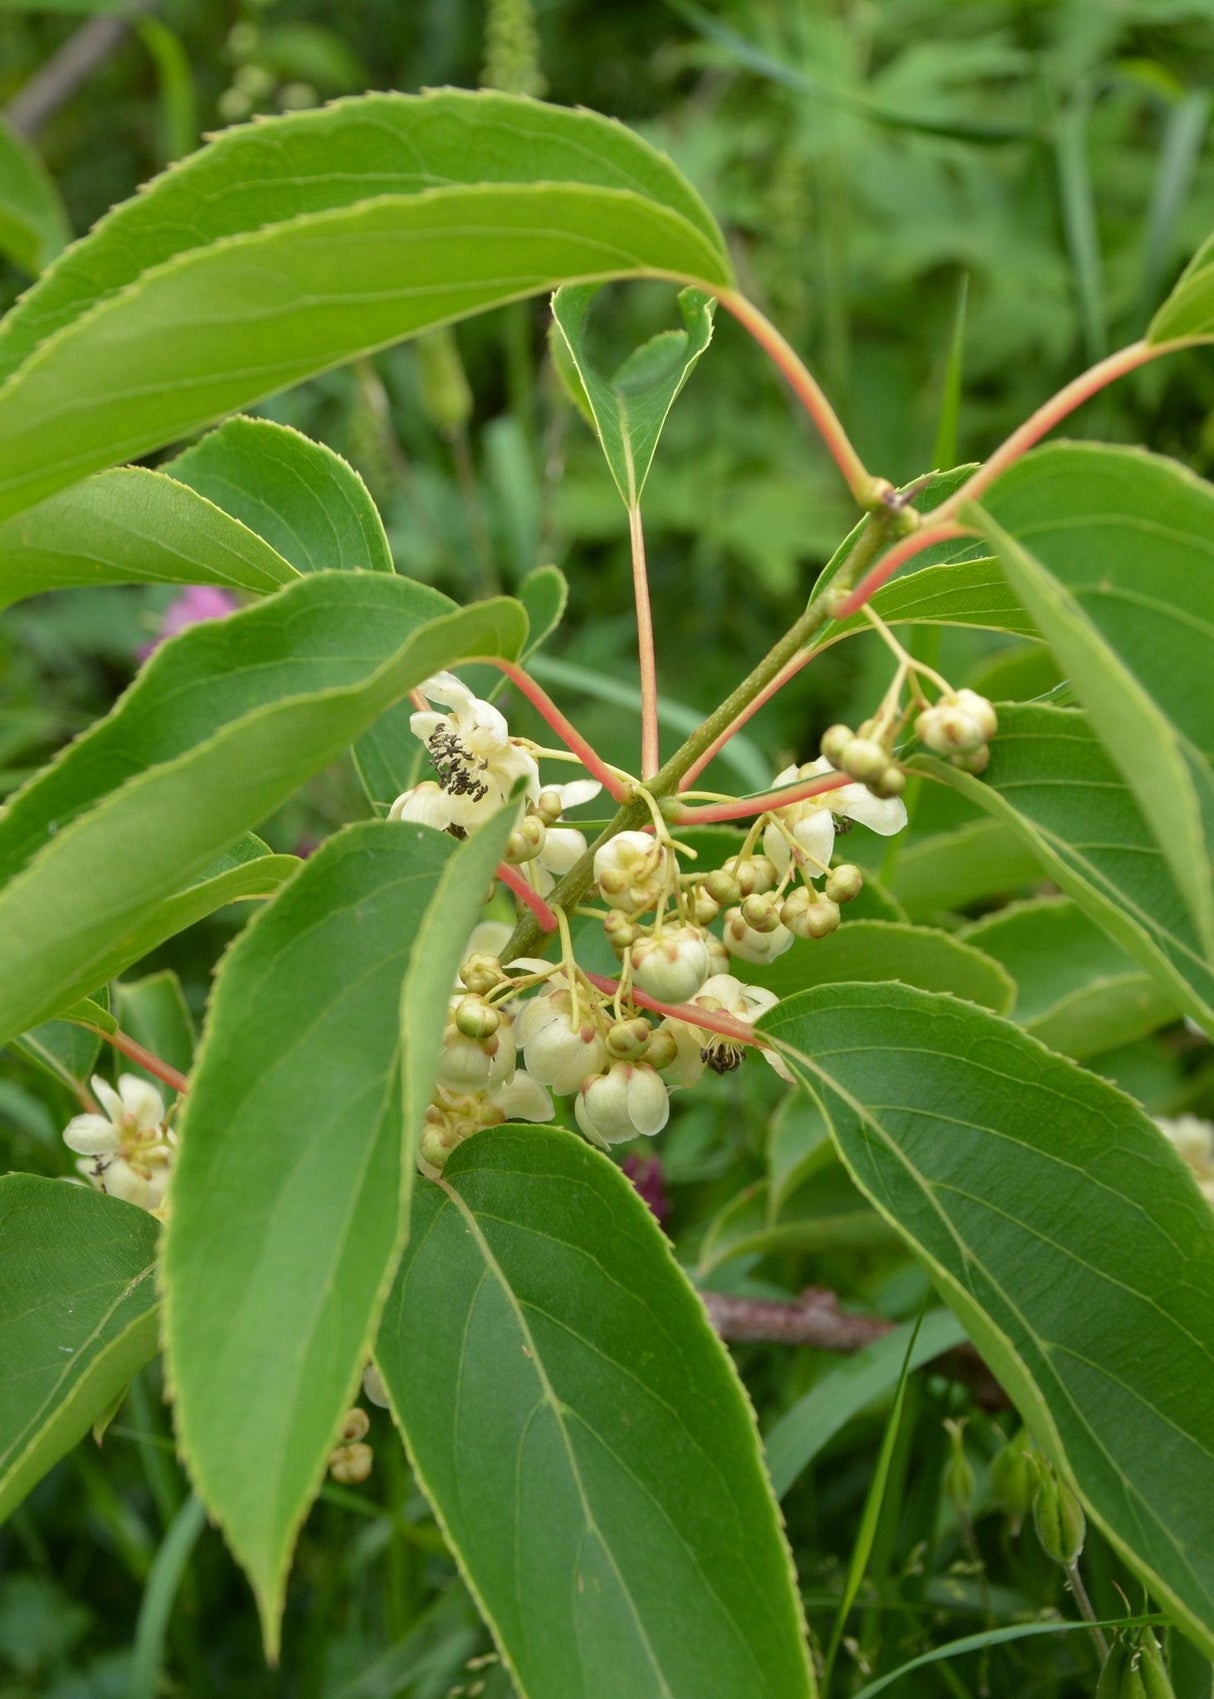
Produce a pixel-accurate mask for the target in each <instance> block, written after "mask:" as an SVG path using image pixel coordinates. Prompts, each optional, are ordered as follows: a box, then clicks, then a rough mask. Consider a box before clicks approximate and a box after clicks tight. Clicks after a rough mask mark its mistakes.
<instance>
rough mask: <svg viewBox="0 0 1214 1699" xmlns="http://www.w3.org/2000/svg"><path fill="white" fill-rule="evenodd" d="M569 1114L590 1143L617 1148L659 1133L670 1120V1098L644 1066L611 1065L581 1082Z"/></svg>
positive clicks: (656, 1075) (648, 1067) (642, 1063)
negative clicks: (620, 1144)
mask: <svg viewBox="0 0 1214 1699" xmlns="http://www.w3.org/2000/svg"><path fill="white" fill-rule="evenodd" d="M573 1113H574V1116H575V1117H576V1119H577V1124H578V1126H579V1127H580V1128H581V1129H582V1131H583V1132H584V1133H585V1134H586V1136H587V1138H589V1139H591V1140H593V1141H594V1143H596V1144H619V1143H620V1142H621V1141H622V1140H624V1139H635V1138H636V1137H637V1136H638V1134H640V1135H643V1136H644V1137H645V1138H652V1137H653V1135H654V1133H660V1132H661V1130H662V1128H663V1127H664V1126H665V1125H666V1122H667V1120H668V1119H669V1116H670V1097H669V1094H668V1092H667V1090H666V1086H665V1083H664V1082H663V1080H662V1079H661V1078H660V1077H659V1076H658V1074H657V1073H656V1072H655V1070H654V1069H653V1068H651V1067H650V1066H649V1064H648V1063H646V1062H613V1063H612V1064H611V1066H610V1067H609V1068H608V1069H607V1072H606V1073H604V1074H596V1075H595V1076H594V1078H593V1079H589V1080H584V1081H583V1082H582V1086H581V1089H580V1090H579V1092H578V1094H577V1096H576V1097H575V1098H574V1100H573Z"/></svg>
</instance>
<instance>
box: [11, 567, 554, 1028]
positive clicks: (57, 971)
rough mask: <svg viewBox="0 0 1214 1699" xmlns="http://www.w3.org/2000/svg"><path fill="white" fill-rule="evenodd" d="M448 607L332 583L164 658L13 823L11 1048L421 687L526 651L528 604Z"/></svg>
mask: <svg viewBox="0 0 1214 1699" xmlns="http://www.w3.org/2000/svg"><path fill="white" fill-rule="evenodd" d="M447 606H448V604H447V602H446V600H445V598H443V597H441V596H439V595H437V594H436V593H435V592H433V591H428V590H424V589H423V588H422V587H421V586H419V585H414V584H411V583H409V582H408V580H406V579H402V578H395V577H389V576H388V575H387V574H386V573H379V572H376V573H369V572H368V573H342V572H335V573H317V574H314V575H313V576H311V577H309V578H305V579H302V580H301V581H299V582H298V583H295V584H292V585H291V586H290V587H289V588H288V589H286V590H283V591H280V592H279V593H278V594H277V595H276V596H273V597H270V598H267V599H266V600H265V601H263V602H261V603H259V604H257V605H256V606H254V607H250V608H246V609H244V610H243V611H242V612H240V613H236V614H233V615H231V617H230V618H228V619H226V620H222V621H213V622H210V623H208V624H204V625H197V626H194V627H193V628H192V629H191V630H188V631H185V632H183V633H182V634H181V636H179V637H177V638H175V639H173V641H172V642H170V643H166V644H164V645H162V646H161V648H159V649H158V650H157V652H156V654H155V655H153V656H152V658H151V660H150V662H149V663H148V665H147V667H146V668H145V670H144V672H143V673H142V674H141V676H140V678H139V679H138V680H137V681H136V683H135V684H134V685H133V686H132V688H131V689H130V690H129V691H128V692H127V694H126V695H125V696H124V697H123V698H122V700H121V702H120V703H119V704H118V705H117V707H116V708H115V709H114V710H113V712H112V713H111V714H109V715H107V717H106V718H105V719H104V720H102V721H101V722H100V723H99V724H98V725H97V726H95V727H94V728H93V729H92V730H91V731H89V732H88V733H86V734H85V736H83V737H82V738H80V739H78V740H77V741H76V742H75V743H74V744H72V745H71V747H70V748H69V749H68V750H67V751H66V752H65V754H64V755H63V756H62V757H61V758H60V759H59V760H58V761H57V762H55V763H54V764H53V765H52V766H51V767H49V768H48V769H47V770H46V772H45V773H44V774H42V775H41V776H40V777H39V778H37V779H35V780H34V781H33V782H32V783H31V784H30V785H29V786H27V788H26V789H25V790H24V791H22V792H21V793H19V794H18V796H16V797H15V798H14V799H13V801H12V803H11V804H10V805H9V807H8V809H7V810H6V812H5V813H4V815H3V817H2V818H0V877H4V878H6V879H7V881H8V883H7V885H6V886H5V887H4V888H3V890H0V939H3V946H2V957H3V960H2V965H3V969H4V972H3V975H2V976H0V1036H4V1037H7V1036H9V1035H10V1034H11V1033H13V1032H23V1031H25V1030H26V1028H27V1027H30V1026H33V1025H35V1024H36V1023H37V1022H38V1021H39V1020H40V1019H42V1018H44V1017H45V1016H46V1015H48V1014H51V1013H53V1012H54V1011H55V1009H56V1007H57V1006H58V1004H59V1003H60V1002H62V1001H64V1000H66V998H67V996H68V994H69V991H70V992H71V994H72V995H80V991H72V990H71V988H73V987H76V986H78V985H79V986H81V989H82V990H83V991H84V992H87V991H88V990H90V989H91V987H92V985H96V984H97V983H99V982H100V978H101V977H103V973H102V970H104V971H105V972H109V971H112V968H111V964H112V961H113V959H114V955H115V953H116V952H117V953H120V954H121V953H125V952H124V948H123V941H124V940H127V939H129V938H130V937H132V936H133V935H134V934H136V933H137V932H138V930H139V928H140V927H142V926H144V925H145V924H146V923H147V922H148V921H149V919H150V917H152V916H153V915H154V914H155V912H156V910H157V908H158V906H159V905H160V904H162V903H163V902H164V901H165V899H167V898H171V897H174V896H177V895H179V894H181V893H182V891H183V887H184V886H186V885H187V884H188V882H189V881H190V880H191V878H193V877H194V876H195V875H197V874H200V873H202V872H203V871H205V869H206V868H207V866H208V864H209V863H210V862H211V861H212V860H213V858H214V857H215V856H216V855H218V854H219V853H221V851H222V850H223V849H224V848H225V847H226V846H227V845H229V844H231V843H232V841H233V840H234V839H235V838H236V837H237V836H238V835H239V834H240V833H241V832H243V831H245V830H246V829H247V828H248V827H250V826H252V825H254V824H255V823H256V822H257V821H258V820H260V819H262V818H264V817H265V816H266V815H267V814H269V813H270V812H271V811H272V810H273V809H274V808H275V807H277V805H278V804H279V803H280V802H282V801H283V800H285V798H286V797H287V796H289V795H290V794H291V792H292V791H293V790H294V789H295V787H296V786H297V785H298V784H300V783H301V782H302V781H303V780H304V779H305V778H307V777H308V776H309V775H310V774H311V773H314V772H317V771H319V770H320V769H321V768H323V767H325V766H326V765H328V763H329V762H330V761H331V760H333V759H334V758H335V756H337V755H338V754H339V753H340V752H341V751H342V750H343V749H345V748H346V747H347V746H348V744H349V743H350V742H351V741H352V740H353V739H354V738H355V737H357V736H358V735H359V733H361V732H362V731H363V730H365V728H366V727H367V726H368V725H370V724H371V723H372V722H373V721H374V720H375V719H376V718H377V716H378V715H379V714H380V713H382V712H383V710H384V709H385V708H387V707H389V706H390V705H391V704H392V703H393V702H394V701H397V700H399V698H400V697H402V696H403V695H405V693H406V692H408V691H409V690H411V689H412V688H413V686H414V685H416V684H420V683H421V682H422V680H423V679H425V678H428V677H429V676H430V675H431V674H432V673H434V672H436V671H438V670H439V669H440V668H442V667H445V666H448V665H450V664H452V663H454V662H456V661H458V660H459V659H460V658H461V657H466V656H471V655H476V654H507V655H514V654H516V653H517V652H518V649H519V648H520V647H521V645H522V643H523V641H524V639H525V635H526V619H525V616H524V614H523V612H522V610H521V608H519V606H518V604H517V603H514V602H511V601H509V600H504V599H503V600H499V601H496V602H481V603H477V604H476V605H474V606H473V607H470V608H466V609H462V610H459V611H457V612H454V613H450V614H447V613H444V612H443V610H444V609H445V608H446V607H447ZM435 614H437V615H438V616H439V617H437V618H436V617H433V616H434V615H435ZM149 822H152V823H153V824H152V826H151V827H149ZM204 912H206V911H205V910H204ZM128 959H129V958H128Z"/></svg>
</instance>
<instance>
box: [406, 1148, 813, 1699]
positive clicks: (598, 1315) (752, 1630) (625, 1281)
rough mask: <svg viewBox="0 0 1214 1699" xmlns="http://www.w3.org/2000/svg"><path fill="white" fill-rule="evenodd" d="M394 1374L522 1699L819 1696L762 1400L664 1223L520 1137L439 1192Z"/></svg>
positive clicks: (460, 1163) (423, 1204) (416, 1247)
mask: <svg viewBox="0 0 1214 1699" xmlns="http://www.w3.org/2000/svg"><path fill="white" fill-rule="evenodd" d="M376 1358H377V1361H378V1363H379V1366H380V1368H381V1370H382V1372H383V1375H384V1379H385V1381H386V1382H387V1385H388V1390H389V1392H390V1393H391V1396H392V1403H393V1408H394V1411H395V1414H396V1417H397V1419H398V1421H399V1422H400V1425H401V1428H402V1430H403V1432H404V1435H405V1440H406V1443H407V1445H408V1447H409V1453H410V1456H411V1458H412V1460H413V1464H414V1467H415V1468H416V1470H417V1473H418V1477H419V1480H420V1481H421V1483H422V1486H423V1488H424V1490H425V1492H426V1496H427V1497H428V1498H429V1500H430V1503H431V1504H432V1506H433V1507H434V1509H435V1512H436V1514H437V1515H438V1517H439V1519H440V1521H441V1523H442V1525H443V1528H444V1530H445V1532H446V1534H447V1538H448V1540H449V1542H450V1543H451V1545H452V1547H453V1549H454V1550H455V1551H456V1553H457V1554H458V1556H459V1560H460V1563H461V1565H462V1567H463V1569H464V1573H465V1575H466V1576H467V1577H468V1580H469V1584H470V1585H471V1587H472V1589H473V1591H474V1593H475V1594H476V1597H477V1600H478V1602H479V1604H480V1606H481V1609H482V1611H483V1613H484V1615H485V1617H486V1619H487V1620H488V1621H489V1623H490V1624H491V1626H492V1628H493V1631H494V1634H495V1636H496V1637H497V1640H498V1644H499V1645H500V1647H501V1649H502V1653H503V1656H504V1657H505V1658H506V1660H507V1662H508V1663H509V1664H510V1666H511V1669H512V1671H513V1673H514V1677H515V1683H516V1685H517V1688H518V1691H519V1694H520V1696H522V1699H620V1695H622V1694H627V1695H629V1699H672V1696H674V1695H679V1696H682V1695H687V1696H688V1699H691V1696H692V1695H696V1696H698V1695H708V1694H711V1695H712V1699H774V1696H776V1695H779V1696H781V1699H782V1696H784V1695H787V1696H788V1699H808V1696H809V1695H811V1694H812V1693H813V1691H814V1683H813V1678H812V1676H811V1674H810V1671H809V1668H808V1666H807V1663H806V1658H805V1647H804V1643H803V1630H802V1626H801V1622H800V1613H799V1608H798V1604H797V1599H796V1595H795V1592H794V1589H793V1586H792V1573H791V1568H790V1565H789V1560H788V1555H787V1552H786V1551H785V1549H784V1545H783V1541H782V1538H781V1534H780V1529H779V1524H778V1521H777V1517H776V1511H775V1505H774V1502H773V1500H772V1497H771V1492H770V1488H769V1486H768V1483H767V1481H766V1479H765V1477H764V1475H763V1473H762V1470H761V1467H760V1464H759V1456H758V1447H757V1443H756V1435H755V1431H754V1427H753V1423H752V1419H751V1415H750V1411H749V1409H748V1408H747V1404H746V1399H745V1397H744V1395H743V1393H742V1391H741V1388H740V1387H739V1385H738V1381H737V1379H736V1377H735V1375H734V1373H733V1371H732V1369H731V1367H730V1365H729V1362H728V1359H727V1358H726V1356H725V1353H724V1351H723V1349H722V1347H721V1345H720V1344H719V1342H718V1341H717V1340H716V1338H715V1337H714V1335H713V1334H712V1331H711V1329H710V1328H709V1326H708V1321H707V1318H706V1316H705V1314H704V1310H703V1308H702V1306H701V1304H700V1302H699V1300H698V1298H697V1297H696V1296H695V1294H694V1292H693V1291H692V1290H691V1288H690V1287H689V1286H688V1285H687V1283H686V1281H685V1280H684V1279H683V1276H682V1275H681V1274H680V1272H679V1270H678V1269H677V1267H676V1266H675V1264H674V1262H673V1261H672V1259H671V1256H670V1253H669V1249H668V1247H667V1245H666V1242H665V1240H664V1239H663V1237H662V1235H661V1232H660V1231H659V1229H658V1227H657V1224H656V1223H655V1221H654V1220H653V1217H652V1216H651V1215H650V1213H649V1211H648V1210H647V1209H646V1207H645V1205H644V1204H643V1203H642V1202H641V1200H640V1198H639V1197H638V1196H637V1195H636V1193H635V1191H633V1189H632V1187H631V1186H630V1185H629V1184H628V1182H627V1181H626V1180H625V1179H624V1177H623V1175H622V1174H621V1173H620V1172H619V1170H618V1169H617V1168H616V1167H615V1166H614V1165H613V1164H612V1163H611V1162H609V1161H608V1160H607V1159H606V1158H605V1157H602V1156H600V1155H599V1154H598V1153H597V1152H595V1151H592V1150H590V1149H588V1148H587V1147H586V1146H585V1145H583V1144H581V1143H580V1142H579V1141H577V1140H576V1139H574V1138H572V1137H571V1136H570V1135H569V1134H567V1133H562V1132H560V1131H554V1130H552V1129H549V1128H536V1127H525V1128H524V1127H503V1128H498V1129H494V1130H492V1131H490V1132H484V1133H479V1134H478V1135H477V1136H476V1137H475V1138H474V1139H471V1140H469V1141H468V1142H467V1143H466V1144H464V1145H462V1146H460V1147H459V1149H457V1150H456V1152H455V1154H454V1155H453V1156H452V1158H451V1160H450V1162H449V1163H448V1165H447V1168H446V1170H445V1173H444V1178H443V1181H442V1182H441V1184H438V1185H434V1184H430V1183H425V1184H422V1185H421V1186H419V1188H418V1194H417V1196H416V1198H415V1200H414V1221H413V1232H412V1236H411V1238H410V1242H409V1246H408V1248H407V1250H406V1252H405V1257H404V1260H403V1262H402V1264H401V1268H400V1272H399V1275H398V1276H397V1280H396V1284H395V1286H394V1287H393V1290H392V1294H391V1296H390V1298H389V1300H388V1305H387V1308H386V1310H385V1312H384V1320H383V1323H382V1326H381V1329H380V1335H379V1341H378V1344H377V1346H376Z"/></svg>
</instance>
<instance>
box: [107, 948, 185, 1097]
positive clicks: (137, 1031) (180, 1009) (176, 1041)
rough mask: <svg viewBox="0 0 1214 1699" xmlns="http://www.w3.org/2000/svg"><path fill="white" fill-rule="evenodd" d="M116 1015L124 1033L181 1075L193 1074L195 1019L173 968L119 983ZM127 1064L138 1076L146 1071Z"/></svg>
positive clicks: (115, 997)
mask: <svg viewBox="0 0 1214 1699" xmlns="http://www.w3.org/2000/svg"><path fill="white" fill-rule="evenodd" d="M114 1012H115V1014H116V1015H117V1016H118V1024H119V1025H120V1026H121V1028H122V1030H123V1032H125V1033H126V1034H127V1035H128V1036H129V1037H131V1038H133V1039H134V1040H135V1042H136V1043H137V1044H142V1045H143V1047H144V1049H145V1050H150V1051H151V1052H152V1054H153V1056H159V1057H160V1059H161V1061H162V1062H167V1063H168V1064H169V1066H170V1067H171V1068H176V1069H177V1071H178V1073H182V1074H188V1073H189V1071H190V1069H191V1067H192V1066H193V1064H194V1042H195V1033H194V1017H193V1015H191V1013H190V1009H189V1005H188V1004H187V1002H186V1000H185V994H184V993H183V991H182V989H181V981H180V980H179V979H178V977H177V975H176V974H175V973H174V972H173V971H172V970H171V969H170V968H161V970H160V972H159V973H150V974H148V975H147V976H146V978H144V979H133V980H128V981H126V982H123V981H119V983H118V984H117V985H115V986H114ZM126 1065H127V1067H128V1068H131V1069H133V1070H134V1071H135V1072H136V1073H141V1072H144V1070H142V1069H140V1068H138V1067H137V1066H136V1064H135V1063H133V1062H128V1063H127V1064H126ZM147 1078H148V1079H152V1078H153V1076H152V1075H151V1074H148V1075H147Z"/></svg>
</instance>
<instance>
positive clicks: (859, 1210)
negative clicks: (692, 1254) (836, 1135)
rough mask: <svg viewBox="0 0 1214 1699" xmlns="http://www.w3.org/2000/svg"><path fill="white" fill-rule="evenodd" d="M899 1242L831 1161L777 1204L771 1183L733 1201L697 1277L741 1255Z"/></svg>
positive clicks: (714, 1227)
mask: <svg viewBox="0 0 1214 1699" xmlns="http://www.w3.org/2000/svg"><path fill="white" fill-rule="evenodd" d="M896 1243H897V1238H896V1235H895V1234H893V1233H892V1232H891V1231H890V1228H889V1224H888V1222H886V1221H883V1220H882V1218H881V1217H880V1216H879V1215H878V1214H877V1213H876V1211H875V1210H874V1209H873V1208H872V1207H871V1205H870V1204H869V1203H868V1201H867V1199H866V1198H865V1197H864V1195H863V1193H861V1192H859V1191H857V1190H856V1187H855V1186H854V1185H853V1184H852V1181H851V1179H850V1178H849V1176H848V1174H847V1172H846V1170H845V1169H843V1168H842V1167H841V1166H840V1164H839V1163H838V1162H834V1161H832V1162H828V1163H827V1164H825V1166H824V1167H822V1168H820V1169H819V1170H817V1171H816V1172H814V1173H813V1175H812V1176H811V1178H809V1179H808V1180H806V1181H805V1182H803V1184H802V1185H801V1186H800V1187H798V1188H797V1189H796V1190H794V1191H792V1192H791V1193H790V1194H789V1195H787V1196H786V1197H784V1198H782V1199H779V1200H777V1198H776V1197H775V1195H774V1193H773V1190H772V1187H771V1185H770V1184H769V1182H768V1181H766V1180H758V1181H756V1182H755V1184H754V1185H752V1186H747V1187H745V1188H744V1189H743V1190H742V1191H741V1192H739V1193H738V1195H737V1196H736V1197H734V1198H731V1199H730V1200H729V1202H728V1203H727V1204H726V1205H725V1206H724V1208H722V1209H720V1210H718V1212H717V1214H716V1215H715V1216H713V1218H712V1220H711V1221H710V1222H709V1223H708V1226H707V1230H706V1231H705V1234H704V1238H703V1242H702V1243H701V1246H700V1254H699V1256H698V1257H697V1258H696V1276H697V1278H698V1279H700V1280H707V1279H708V1277H709V1276H710V1275H712V1274H715V1273H716V1271H717V1270H718V1269H719V1268H722V1267H724V1265H725V1264H726V1263H729V1262H733V1261H734V1259H735V1258H737V1257H748V1256H751V1257H753V1256H760V1257H768V1256H778V1255H780V1254H782V1253H785V1252H788V1251H797V1252H800V1253H801V1254H802V1255H806V1256H820V1255H822V1254H823V1253H825V1252H828V1251H868V1250H872V1249H874V1248H881V1249H886V1248H888V1247H889V1246H891V1245H894V1244H896Z"/></svg>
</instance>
